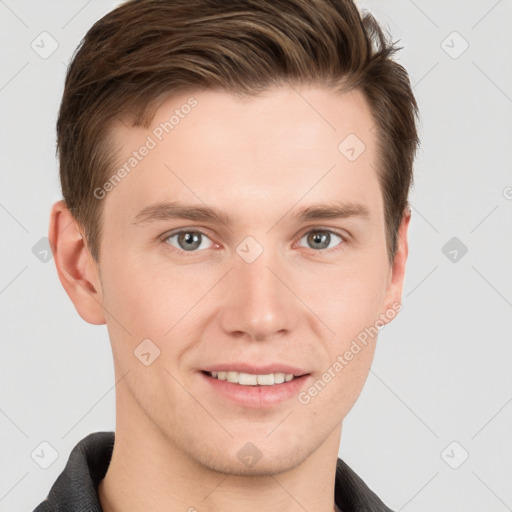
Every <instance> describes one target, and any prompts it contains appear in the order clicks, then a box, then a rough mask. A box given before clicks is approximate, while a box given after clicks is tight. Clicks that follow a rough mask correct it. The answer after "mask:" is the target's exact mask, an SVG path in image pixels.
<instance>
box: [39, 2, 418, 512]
mask: <svg viewBox="0 0 512 512" xmlns="http://www.w3.org/2000/svg"><path fill="white" fill-rule="evenodd" d="M394 51H395V48H394V47H393V46H392V45H391V44H389V43H388V42H387V41H386V39H385V38H384V36H383V34H382V32H381V30H380V28H379V26H378V25H377V23H376V22H375V20H374V19H373V18H372V17H371V16H370V15H366V16H365V17H364V18H363V19H361V17H360V14H359V13H358V11H357V9H356V7H355V5H354V4H353V3H352V2H351V1H349V0H280V1H276V0H258V1H254V0H237V1H234V0H222V1H220V0H218V1H211V0H210V1H207V0H187V1H185V0H182V1H169V0H145V1H142V0H132V1H128V2H126V3H124V4H122V5H121V6H120V7H118V8H117V9H115V10H114V11H113V12H111V13H110V14H108V15H106V16H105V17H104V18H103V19H101V20H100V21H98V22H97V23H96V24H95V25H94V26H93V27H92V28H91V30H90V31H89V32H88V34H87V35H86V37H85V39H84V41H83V42H82V44H81V46H80V48H79V50H78V52H77V53H76V55H75V57H74V59H73V62H72V63H71V65H70V67H69V70H68V75H67V78H66V86H65V91H64V95H63V100H62V105H61V109H60V114H59V119H58V123H57V131H58V148H59V156H60V173H61V184H62V191H63V197H64V200H63V201H59V202H57V203H56V204H55V205H54V207H53V209H52V213H51V220H50V228H49V239H50V241H51V244H52V248H53V252H54V258H55V262H56V265H57V270H58V274H59V278H60V280H61V283H62V285H63V286H64V288H65V289H66V292H67V293H68V295H69V297H70V298H71V300H72V301H73V303H74V305H75V307H76V309H77V311H78V313H79V314H80V315H81V317H82V318H83V319H84V320H85V321H87V322H89V323H92V324H105V323H106V325H107V328H108V331H109V336H110V340H111V344H112V351H113V356H114V366H115V374H116V382H117V386H116V432H115V437H114V433H109V432H106V433H94V434H91V435H89V436H88V437H86V438H85V439H83V440H82V441H81V442H80V443H78V445H77V446H76V447H75V449H74V450H73V452H72V454H71V455H70V459H69V462H68V464H67V466H66V468H65V469H64V471H63V473H62V474H61V475H60V476H59V479H58V480H57V481H56V483H55V484H54V486H53V487H52V490H51V491H50V494H49V496H48V498H47V499H46V500H45V501H44V502H43V503H41V505H39V507H37V508H36V510H37V512H43V511H50V510H66V511H71V510H77V511H78V510H88V511H89V510H93V511H99V510H103V511H105V512H117V511H123V512H130V511H139V510H144V511H148V512H149V511H151V512H159V511H163V510H166V511H168V510H173V511H174V510H184V511H190V512H192V511H195V510H197V511H200V512H202V511H220V510H229V511H234V512H237V511H247V510H251V511H259V510H274V509H278V510H281V511H290V512H291V511H298V510H301V511H303V510H307V511H318V512H327V511H332V510H343V511H344V512H348V511H351V510H365V511H367V510H370V511H384V510H390V509H389V508H388V507H387V506H386V505H385V504H384V503H383V502H382V501H381V500H380V499H379V498H378V497H377V496H376V495H375V494H374V493H373V492H372V491H371V490H370V489H369V488H368V487H367V486H366V485H365V484H364V482H363V480H362V479H360V478H359V477H358V476H357V475H356V474H355V473H354V472H353V471H352V470H351V469H350V468H349V467H348V466H347V465H346V464H345V463H344V462H343V461H342V460H341V459H338V449H339V444H340V436H341V431H342V423H343V419H344V418H345V416H346V415H347V413H348V412H349V410H350V409H351V407H352V406H353V404H354V403H355V401H356V399H357V397H358V396H359V394H360V392H361V389H362V387H363V385H364V382H365V380H366V377H367V375H368V372H369V369H370V365H371V361H372V358H373V354H374V351H375V345H376V341H377V333H378V328H379V327H381V326H383V325H384V324H386V323H388V322H389V321H391V320H392V319H393V318H394V317H395V316H396V314H397V313H398V312H399V311H400V308H401V306H400V300H401V293H402V285H403V280H404V273H405V264H406V259H407V253H408V246H407V228H408V225H409V220H410V210H409V208H408V201H407V198H408V191H409V187H410V184H411V180H412V166H413V160H414V154H415V150H416V147H417V144H418V140H417V134H416V126H415V120H416V115H417V106H416V102H415V99H414V96H413V94H412V91H411V87H410V83H409V80H408V76H407V73H406V72H405V70H404V69H403V68H402V67H401V66H400V65H398V64H397V63H396V62H394V61H393V60H392V59H391V56H392V54H393V52H394ZM376 421H377V419H376Z"/></svg>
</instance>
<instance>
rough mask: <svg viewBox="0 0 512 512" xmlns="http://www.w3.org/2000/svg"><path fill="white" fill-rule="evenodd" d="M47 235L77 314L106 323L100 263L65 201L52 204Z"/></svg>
mask: <svg viewBox="0 0 512 512" xmlns="http://www.w3.org/2000/svg"><path fill="white" fill-rule="evenodd" d="M48 239H49V241H50V246H51V248H52V252H53V257H54V260H55V265H56V267H57V273H58V275H59V279H60V282H61V283H62V286H63V287H64V289H65V290H66V293H67V294H68V296H69V298H70V299H71V301H72V302H73V304H74V305H75V308H76V310H77V312H78V314H79V315H80V316H81V317H82V318H83V319H84V320H85V321H86V322H89V323H90V324H95V325H101V324H104V323H106V321H105V315H104V312H103V296H102V292H101V282H100V278H99V267H98V264H97V263H96V262H95V261H94V260H93V258H92V256H91V255H90V253H89V249H88V248H87V245H86V242H85V239H84V238H83V237H82V233H81V232H80V229H79V226H78V223H77V221H76V220H75V218H74V217H73V214H72V213H71V212H70V211H69V210H68V208H67V206H66V203H65V202H64V201H58V202H56V203H55V204H54V205H53V207H52V210H51V213H50V226H49V229H48Z"/></svg>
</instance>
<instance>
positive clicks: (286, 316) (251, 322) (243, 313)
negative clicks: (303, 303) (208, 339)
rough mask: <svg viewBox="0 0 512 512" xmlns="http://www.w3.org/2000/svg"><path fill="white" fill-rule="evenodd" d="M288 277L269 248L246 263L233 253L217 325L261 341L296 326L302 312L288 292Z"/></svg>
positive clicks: (233, 332)
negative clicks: (219, 322) (233, 259)
mask: <svg viewBox="0 0 512 512" xmlns="http://www.w3.org/2000/svg"><path fill="white" fill-rule="evenodd" d="M290 280H291V277H290V275H289V272H286V271H285V269H284V266H283V265H282V264H281V265H280V264H279V262H278V259H277V258H276V257H271V256H270V251H264V252H263V253H262V254H261V255H260V256H259V257H258V258H257V259H256V260H255V261H253V262H252V263H248V262H246V261H244V260H243V259H242V258H240V257H238V256H236V257H235V261H234V265H233V269H232V270H231V272H229V274H228V275H227V276H226V279H224V280H223V290H222V296H223V299H222V307H221V327H222V329H223V330H224V332H226V333H227V334H229V335H231V336H236V337H239V338H244V337H245V338H247V339H250V340H255V341H263V340H267V339H270V338H279V337H281V336H283V335H286V334H287V333H290V332H292V331H293V330H294V329H295V328H296V324H297V322H298V321H299V319H300V318H301V315H303V312H301V310H300V302H299V301H297V299H296V298H295V297H294V295H293V293H292V291H290V288H291V287H290V284H289V283H287V281H290Z"/></svg>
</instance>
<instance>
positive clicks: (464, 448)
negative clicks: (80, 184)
mask: <svg viewBox="0 0 512 512" xmlns="http://www.w3.org/2000/svg"><path fill="white" fill-rule="evenodd" d="M116 4H117V2H115V1H110V0H109V1H99V0H89V1H86V0H66V1H64V0H60V1H49V0H46V1H41V0H38V1H35V0H34V1H28V0H17V1H15V0H0V58H1V67H0V116H1V124H0V130H1V132H0V144H1V147H0V149H1V153H0V154H1V180H2V181H1V184H0V226H1V233H2V244H1V261H0V271H1V273H0V301H1V303H0V307H1V333H2V338H1V343H2V345H1V350H2V352H1V357H0V365H1V366H0V377H1V388H0V389H1V407H0V432H1V440H2V444H1V447H0V450H1V451H0V460H1V463H0V510H1V511H2V512H3V511H11V512H16V511H26V510H32V508H33V507H34V506H36V505H37V504H38V503H39V502H41V501H42V500H43V499H44V497H45V496H46V494H47V493H48V491H49V489H50V487H51V485H52V484H53V482H54V481H55V479H56V478H57V476H58V475H59V474H60V472H61V471H62V469H63V467H64V465H65V463H66V461H67V458H68V456H69V452H70V451H71V449H72V448H73V447H74V446H75V444H76V443H77V442H78V441H79V440H80V439H82V438H83V437H85V436H86V435H87V434H88V433H90V432H96V431H100V430H114V429H115V415H114V412H115V411H114V407H115V402H114V393H115V388H114V373H113V363H112V356H111V351H110V345H109V340H108V336H107V330H106V327H105V326H92V325H89V324H87V323H85V322H84V321H83V320H82V319H81V318H80V317H79V316H78V314H77V313H76V311H75V309H74V307H73V305H72V303H71V302H70V300H69V299H68V297H67V295H66V293H65V292H64V290H63V288H62V287H61V285H60V282H59V280H58V277H57V273H56V270H55V265H54V262H53V260H52V259H50V260H49V261H47V262H46V263H44V262H42V261H40V258H43V259H44V248H42V247H40V246H39V245H37V244H38V243H39V242H40V240H41V238H43V237H45V236H46V235H47V229H48V216H49V212H50V207H51V205H52V203H53V202H54V201H57V200H58V199H60V197H61V196H60V189H59V182H58V169H57V163H56V160H55V120H56V115H57V110H58V106H59V102H60V97H61V94H62V89H63V83H64V74H65V70H66V63H67V62H68V61H69V59H70V56H71V55H72V53H73V51H74V49H75V47H76V46H77V44H78V43H79V41H80V39H81V38H82V37H83V35H84V34H85V32H86V31H87V29H88V28H89V27H90V26H91V25H92V24H93V22H94V21H96V20H97V19H98V18H100V17H101V16H103V14H105V13H106V12H107V11H109V10H111V9H112V8H113V7H114V6H115V5H116ZM360 5H361V6H362V7H365V8H368V9H369V10H371V11H372V12H373V13H374V15H375V16H376V17H377V19H378V20H379V21H381V22H382V23H384V24H385V25H386V26H388V27H389V29H390V31H391V33H392V34H393V38H394V39H400V40H401V43H402V45H403V46H404V49H403V50H402V51H401V52H400V54H399V57H398V60H399V61H400V62H401V63H403V64H404V65H405V67H406V68H407V70H408V71H409V73H410V75H411V80H412V83H413V84H414V91H415V94H416V97H417V100H418V102H419V105H420V110H421V115H422V122H421V126H420V133H421V139H422V146H421V150H420V152H419V154H418V159H417V163H416V176H415V187H414V189H413V192H412V196H411V203H412V206H413V217H412V221H411V227H410V256H409V263H408V269H407V274H406V281H405V290H404V296H403V311H402V313H401V314H400V315H399V316H398V317H397V318H396V319H395V320H394V321H393V322H392V323H391V324H390V325H388V326H386V327H385V328H384V329H383V330H382V332H381V334H380V336H379V342H378V345H377V346H378V348H377V353H376V357H375V362H374V365H373V368H372V371H371V373H370V375H369V377H368V381H367V383H366V385H365V387H364V389H363V392H362V394H361V397H360V399H359V401H358V402H357V404H356V405H355V406H354V408H353V409H352V411H351V412H350V414H349V416H348V417H347V420H346V421H345V423H344V429H343V435H342V441H341V447H340V456H342V457H343V458H344V459H345V460H346V462H347V463H348V464H349V465H350V466H351V467H352V468H353V469H354V470H355V471H356V472H358V473H359V474H360V475H361V476H362V478H363V479H364V480H365V481H366V482H367V484H368V485H369V486H370V487H371V488H372V489H373V490H374V491H375V492H376V493H377V494H378V495H379V496H380V497H381V498H382V499H383V500H384V501H385V502H386V503H387V504H388V505H389V506H390V507H392V508H393V509H395V510H397V511H399V510H404V511H410V512H413V511H427V510H431V511H465V512H472V511H486V512H490V511H496V512H500V511H506V510H512V428H511V427H512V376H511V374H512V372H511V368H512V364H511V363H512V343H511V341H512V321H511V319H512V271H511V268H512V236H511V235H512V150H511V145H512V144H511V141H512V59H511V56H512V50H511V49H512V31H511V30H510V27H511V23H512V1H511V0H500V1H495V0H491V1H487V0H480V1H476V0H473V1H464V2H463V1H440V0H439V1H426V0H422V1H420V0H416V1H412V0H386V1H382V0H381V1H377V0H373V1H364V2H360ZM454 31H455V32H457V34H453V32H454ZM42 32H47V33H48V34H50V36H48V35H45V34H43V35H40V34H41V33H42ZM53 40H55V41H56V43H57V44H58V48H57V49H56V50H55V51H54V53H52V54H51V55H49V56H48V55H43V56H44V57H46V58H42V57H41V56H40V54H41V53H42V54H44V52H50V50H52V44H53V45H54V44H55V43H54V42H53ZM443 41H444V42H443ZM466 42H467V44H468V45H469V46H468V48H467V49H466V50H465V51H464V52H463V53H461V51H462V50H463V49H464V47H465V44H466ZM31 45H32V46H33V47H34V48H33V47H32V46H31ZM36 49H37V51H36ZM459 54H460V55H459ZM452 237H457V239H458V241H455V242H454V243H455V244H458V245H459V247H456V246H454V247H451V246H448V248H447V249H445V252H446V253H447V254H448V256H446V255H445V253H444V252H443V250H442V249H443V247H444V246H445V244H447V242H448V241H449V240H450V239H452ZM461 244H464V245H465V246H466V247H467V253H466V254H465V255H463V256H462V252H461V250H460V248H461V247H462V246H461ZM34 246H36V249H35V250H34V252H35V253H36V254H34V252H33V247H34ZM454 249H455V250H456V251H457V254H456V255H457V261H455V262H454V261H451V259H450V258H452V259H453V258H454V256H455V253H454V252H451V254H450V251H453V250H454ZM42 442H46V443H49V444H50V445H51V446H52V447H53V449H55V450H56V452H58V457H57V458H56V460H55V461H54V462H53V463H52V464H51V465H50V466H49V467H48V468H47V469H43V468H42V467H41V466H40V465H41V464H43V465H44V464H45V463H46V464H49V463H50V462H51V461H52V459H51V455H52V451H51V449H50V448H49V447H48V446H47V445H42V446H41V443H42ZM453 442H455V443H453ZM447 447H448V448H447ZM34 452H35V454H41V453H44V454H45V456H44V457H39V458H38V457H37V456H36V455H34V458H32V455H31V454H33V453H34ZM466 453H467V454H469V457H468V458H467V460H465V461H464V462H463V463H462V461H463V460H464V457H465V455H466ZM461 463H462V464H461ZM459 465H460V466H459ZM450 466H452V467H450ZM456 466H459V467H458V469H453V467H456Z"/></svg>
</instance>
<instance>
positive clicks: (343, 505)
mask: <svg viewBox="0 0 512 512" xmlns="http://www.w3.org/2000/svg"><path fill="white" fill-rule="evenodd" d="M114 438H115V433H114V432H94V433H92V434H89V435H88V436H86V437H84V438H83V439H82V440H81V441H80V442H79V443H78V444H77V445H76V446H75V447H74V448H73V450H72V451H71V454H70V456H69V459H68V462H67V464H66V467H65V468H64V470H63V471H62V473H61V474H60V475H59V477H58V478H57V480H56V481H55V483H54V484H53V486H52V488H51V489H50V492H49V494H48V496H47V498H46V499H45V500H44V501H43V502H42V503H41V504H40V505H38V506H37V507H36V508H35V509H34V511H33V512H103V510H102V508H101V504H100V499H99V496H98V484H99V483H100V481H101V480H102V479H103V478H104V476H105V474H106V473H107V469H108V466H109V464H110V459H111V457H112V451H113V449H114ZM334 501H335V505H336V506H337V507H338V509H339V510H340V512H392V510H391V509H389V508H388V507H386V505H384V503H382V501H381V500H380V499H379V498H378V497H377V495H376V494H375V493H373V492H372V491H371V490H370V489H369V488H368V486H367V485H366V484H365V483H364V482H363V480H361V478H360V477H359V476H357V475H356V473H355V472H354V471H353V470H352V469H350V468H349V466H348V465H347V464H346V463H345V462H343V460H341V459H338V462H337V465H336V479H335V487H334Z"/></svg>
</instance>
